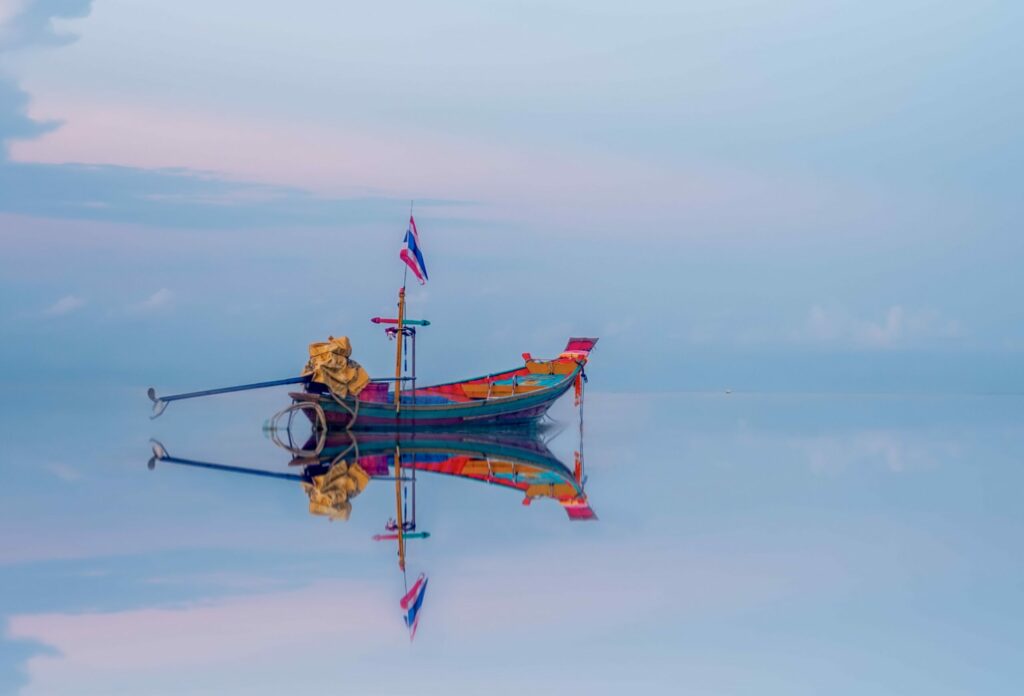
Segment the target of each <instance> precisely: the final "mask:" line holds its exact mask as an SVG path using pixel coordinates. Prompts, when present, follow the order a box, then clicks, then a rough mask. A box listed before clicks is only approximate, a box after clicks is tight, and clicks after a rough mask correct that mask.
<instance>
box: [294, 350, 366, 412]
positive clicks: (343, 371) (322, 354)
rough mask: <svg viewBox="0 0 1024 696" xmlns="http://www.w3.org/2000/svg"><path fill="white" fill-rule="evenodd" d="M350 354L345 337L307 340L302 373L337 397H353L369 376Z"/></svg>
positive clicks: (362, 387)
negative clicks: (307, 351) (307, 345)
mask: <svg viewBox="0 0 1024 696" xmlns="http://www.w3.org/2000/svg"><path fill="white" fill-rule="evenodd" d="M350 355H352V345H351V344H350V343H349V340H348V336H339V337H338V338H335V337H334V336H330V337H329V338H328V339H327V340H326V341H324V342H321V343H310V344H309V361H308V362H307V363H306V367H305V369H303V371H302V374H303V376H305V375H312V378H313V381H314V382H319V383H321V384H324V385H327V388H328V389H330V390H331V393H333V394H334V395H335V396H337V397H339V398H345V397H346V396H349V395H351V396H356V395H357V394H359V392H361V391H362V390H363V389H364V388H365V387H366V385H367V384H369V383H370V375H369V374H368V373H367V372H366V370H364V369H363V366H362V365H360V364H359V363H357V362H356V361H355V360H351V359H350V358H349V356H350Z"/></svg>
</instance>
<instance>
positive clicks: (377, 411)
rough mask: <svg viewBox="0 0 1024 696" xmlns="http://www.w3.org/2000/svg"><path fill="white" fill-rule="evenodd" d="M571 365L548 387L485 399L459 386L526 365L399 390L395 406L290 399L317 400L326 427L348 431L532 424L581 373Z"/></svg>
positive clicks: (512, 373)
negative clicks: (441, 400) (399, 402)
mask: <svg viewBox="0 0 1024 696" xmlns="http://www.w3.org/2000/svg"><path fill="white" fill-rule="evenodd" d="M582 370H583V367H582V364H577V365H576V367H575V369H573V370H572V371H571V372H570V373H569V374H566V375H560V376H559V377H560V379H557V380H555V381H554V382H553V383H552V384H551V385H550V386H546V387H544V388H541V389H533V390H531V391H526V392H523V393H520V394H510V395H507V396H506V395H501V396H492V397H491V398H468V397H466V395H465V391H464V390H463V387H464V386H465V385H469V384H473V385H479V384H488V383H495V384H499V383H501V382H507V381H508V380H509V379H512V378H516V377H518V376H520V375H526V374H528V373H527V371H526V368H517V369H515V370H508V371H505V372H501V373H496V374H493V375H487V376H485V377H478V378H474V379H472V380H465V381H463V382H452V383H449V384H439V385H435V386H431V387H423V388H421V389H417V390H415V392H412V391H410V392H403V394H402V405H401V409H397V410H396V408H395V404H394V403H392V402H391V400H389V401H383V400H367V399H364V398H360V397H349V398H345V399H336V398H335V397H334V396H332V395H331V394H323V393H315V392H302V393H293V394H291V397H292V398H293V399H294V400H295V401H297V402H311V403H317V404H319V405H320V407H321V408H322V409H323V411H324V416H325V417H326V419H327V425H328V428H329V429H331V430H336V429H350V430H396V429H397V430H407V429H413V428H416V429H420V428H473V427H481V426H485V427H494V426H518V425H526V424H530V423H536V422H537V420H538V419H540V418H541V417H542V416H543V415H544V414H545V413H547V412H548V409H550V408H551V406H552V405H553V404H554V403H555V401H557V400H558V398H559V397H561V396H562V395H563V394H565V392H566V391H568V390H569V389H570V388H572V386H573V383H574V382H575V381H576V379H577V376H579V375H580V373H581V372H582ZM414 397H415V398H416V399H420V400H423V401H427V400H430V399H438V398H450V399H451V400H450V401H447V402H445V403H406V401H407V400H409V401H412V400H413V398H414ZM305 413H306V415H307V416H309V418H310V419H311V420H313V419H315V417H316V416H315V413H314V412H313V410H312V409H308V410H306V411H305Z"/></svg>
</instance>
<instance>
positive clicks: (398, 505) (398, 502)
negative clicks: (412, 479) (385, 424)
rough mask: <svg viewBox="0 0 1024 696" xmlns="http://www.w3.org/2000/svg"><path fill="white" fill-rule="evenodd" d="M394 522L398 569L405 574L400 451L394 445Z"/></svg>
mask: <svg viewBox="0 0 1024 696" xmlns="http://www.w3.org/2000/svg"><path fill="white" fill-rule="evenodd" d="M395 521H396V522H398V567H399V568H401V569H402V572H403V573H405V520H403V519H402V450H401V448H400V447H399V446H398V445H397V444H396V445H395Z"/></svg>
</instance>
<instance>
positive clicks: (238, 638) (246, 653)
mask: <svg viewBox="0 0 1024 696" xmlns="http://www.w3.org/2000/svg"><path fill="white" fill-rule="evenodd" d="M403 633H404V628H403V627H402V625H401V621H400V619H399V616H398V609H397V602H396V601H394V598H393V597H391V596H390V595H388V594H387V593H386V591H385V590H384V589H382V587H381V585H380V584H379V583H375V584H368V583H363V582H324V583H318V584H314V585H310V586H308V587H305V588H302V589H299V590H291V591H283V592H275V593H261V594H252V595H243V596H234V597H228V598H225V599H220V600H215V601H211V600H207V601H196V602H190V603H188V604H185V605H182V606H176V607H169V608H145V609H133V610H126V611H117V612H95V611H92V612H89V611H86V612H82V613H75V614H64V613H50V614H33V615H21V616H13V617H11V618H10V620H9V624H8V630H7V638H8V639H15V640H30V641H33V642H38V643H41V644H43V645H45V646H49V647H51V648H52V649H53V652H49V653H42V654H40V653H36V654H35V655H33V656H31V657H30V658H29V660H28V673H29V677H30V679H31V682H30V684H29V686H28V687H27V693H47V694H56V693H83V691H82V688H83V684H87V683H95V682H96V681H97V680H99V681H103V680H106V679H115V680H117V679H122V678H124V679H129V680H130V679H131V678H132V675H133V674H134V675H136V676H138V675H139V674H140V673H145V672H148V671H150V670H156V669H169V670H172V671H173V670H176V669H181V668H190V669H201V668H204V667H214V666H217V665H228V664H232V663H238V664H245V663H249V664H255V663H258V662H259V661H261V660H263V659H271V660H273V659H276V658H279V657H280V655H281V654H282V651H285V652H286V653H287V654H289V655H291V656H292V657H293V658H294V657H295V656H301V655H304V654H305V655H309V656H310V660H311V662H310V666H313V665H314V664H315V661H316V657H314V656H316V655H319V654H321V650H322V648H323V646H324V645H325V644H330V643H332V642H335V641H343V640H345V639H351V638H352V637H353V636H358V640H357V641H355V642H354V643H352V642H348V643H347V644H346V645H347V647H346V654H348V655H349V656H353V655H356V654H360V653H361V654H369V653H372V652H373V651H375V650H379V649H381V648H383V647H385V646H386V645H388V644H391V645H394V644H400V641H401V640H402V639H403Z"/></svg>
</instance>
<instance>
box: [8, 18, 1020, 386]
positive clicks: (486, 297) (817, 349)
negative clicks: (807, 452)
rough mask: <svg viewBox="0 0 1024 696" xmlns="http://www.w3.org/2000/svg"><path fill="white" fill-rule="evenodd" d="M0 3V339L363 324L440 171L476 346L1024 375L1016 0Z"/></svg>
mask: <svg viewBox="0 0 1024 696" xmlns="http://www.w3.org/2000/svg"><path fill="white" fill-rule="evenodd" d="M3 8H4V9H3V11H2V12H0V17H2V18H3V24H2V27H3V28H2V30H0V41H2V43H0V46H2V47H3V53H2V58H0V68H2V70H3V73H2V74H3V77H2V82H0V137H2V139H3V142H4V143H5V151H6V158H5V159H4V161H3V164H2V166H0V220H2V224H0V234H2V235H3V244H4V248H5V254H4V259H3V261H2V262H0V263H3V275H2V281H0V282H2V283H3V290H4V292H3V293H2V294H3V300H2V301H0V312H2V316H3V318H4V322H5V325H6V326H7V327H8V331H9V335H8V340H7V341H5V345H4V346H3V348H0V351H2V355H3V356H4V358H5V360H4V363H5V364H11V363H26V362H34V363H37V364H38V365H39V367H40V368H45V369H63V366H64V365H66V362H65V361H55V360H53V359H50V358H47V357H45V356H44V355H41V354H40V351H39V350H38V346H39V344H41V343H43V344H53V343H57V342H59V340H60V338H61V337H62V336H65V335H67V332H69V331H70V332H73V333H76V334H78V335H79V341H80V347H79V351H80V352H81V353H82V357H81V359H80V365H79V367H81V368H82V370H83V371H86V368H88V369H89V370H95V368H97V367H98V363H97V361H96V360H92V359H91V358H89V357H88V356H89V355H91V354H102V355H104V356H111V352H110V351H122V352H121V353H119V354H118V355H117V358H118V359H117V360H111V361H110V362H111V364H110V365H106V366H105V368H108V369H112V370H117V371H119V372H121V373H122V374H123V375H124V377H125V378H129V379H130V378H136V379H141V380H142V381H146V379H148V376H147V377H146V378H145V379H144V378H143V377H142V376H141V375H139V373H138V372H136V371H134V370H133V369H131V368H129V367H128V366H129V365H130V364H131V363H132V357H131V355H132V354H137V353H138V352H139V351H145V352H147V353H150V354H154V353H152V352H153V351H156V353H155V355H158V356H160V357H161V358H162V359H166V360H167V361H168V363H169V364H168V365H166V366H165V368H166V369H177V368H179V367H180V368H182V370H183V371H185V368H187V369H188V370H191V368H192V366H191V365H184V364H176V363H177V361H176V360H175V357H174V356H175V354H176V355H181V353H180V352H179V351H175V352H174V353H172V354H165V353H163V352H162V351H163V346H165V345H166V344H167V340H168V338H169V336H170V335H171V334H173V335H174V336H175V337H176V339H175V340H180V341H184V342H185V343H186V345H187V346H188V348H189V352H191V351H192V350H193V349H194V350H200V349H205V348H216V347H223V346H224V345H225V344H226V343H230V342H234V341H236V340H238V339H239V337H240V336H245V337H246V338H247V339H250V340H254V341H258V342H260V343H261V344H263V345H265V346H266V347H267V348H266V350H267V353H266V355H265V356H261V357H260V358H259V359H257V360H256V361H254V362H253V363H252V365H244V366H243V367H246V368H247V369H251V370H252V371H256V370H257V369H258V367H257V366H258V365H280V366H281V369H287V364H288V363H286V360H287V359H288V358H287V357H286V356H291V355H294V352H295V350H296V347H297V346H301V345H303V344H304V342H306V341H307V340H310V339H311V338H312V337H314V336H316V335H319V334H322V333H325V332H326V333H331V332H335V333H337V332H341V331H343V330H344V331H345V332H348V333H349V334H351V335H352V336H353V338H354V339H355V340H356V345H357V350H358V346H359V345H360V344H362V345H366V344H367V342H369V341H375V340H376V338H375V337H376V334H373V333H370V328H369V327H367V326H363V325H362V322H363V321H364V318H365V317H366V316H371V315H375V314H379V313H381V312H383V311H385V310H386V308H387V307H388V306H389V305H390V304H391V303H392V300H391V296H392V295H393V293H394V286H395V282H396V280H395V279H396V277H397V273H398V267H397V262H396V261H395V260H394V258H393V255H394V249H395V246H396V244H397V241H396V240H400V237H401V234H402V231H403V228H404V217H405V214H406V210H407V208H408V201H409V200H410V199H416V200H417V201H418V203H417V217H418V219H419V221H420V228H421V230H422V232H423V236H424V246H425V249H426V252H427V258H428V261H429V263H430V267H431V270H432V278H433V282H432V283H431V285H430V288H429V290H427V291H425V292H424V293H422V295H420V296H419V298H414V301H417V300H418V301H422V302H423V305H422V307H423V311H427V309H428V308H429V311H430V313H431V314H432V317H431V319H432V320H435V321H440V322H442V323H441V324H440V325H441V326H443V327H444V331H445V338H446V342H445V345H444V347H443V349H441V350H439V354H440V353H441V352H442V350H443V352H444V353H447V354H450V355H451V356H452V358H453V362H454V363H455V364H465V363H466V361H472V360H474V356H478V357H479V356H483V358H482V359H483V360H484V361H485V362H486V363H487V365H490V364H491V363H493V360H494V359H495V358H499V356H504V355H507V356H508V357H509V358H514V357H515V356H517V355H518V352H519V351H520V350H533V351H534V352H535V353H543V352H544V351H545V350H547V351H550V350H553V349H554V348H556V347H558V346H557V344H558V343H560V341H561V340H562V339H563V338H564V336H565V334H567V333H592V334H595V335H601V336H602V337H603V338H604V344H603V346H602V347H603V349H604V350H606V351H608V354H609V355H610V356H612V357H613V358H614V362H615V363H616V364H618V363H624V362H628V361H631V360H632V361H634V362H636V358H637V356H639V355H643V356H645V359H644V360H641V361H640V363H641V364H640V365H638V366H637V369H636V370H635V372H633V373H632V374H630V375H629V376H626V375H625V373H618V374H615V375H609V376H607V378H606V380H605V385H606V386H608V387H609V388H614V389H632V388H636V387H637V386H642V387H643V388H648V389H653V388H661V389H705V388H711V389H718V388H721V387H725V386H729V387H732V388H748V389H775V390H778V389H782V390H787V389H791V390H801V389H805V390H806V389H810V390H822V389H825V390H829V389H841V390H847V391H860V390H868V391H889V390H896V391H899V390H914V391H922V390H924V391H1007V390H1009V391H1014V390H1019V389H1020V388H1021V386H1022V384H1021V381H1020V379H1021V377H1020V375H1021V372H1020V371H1019V370H1015V369H1013V368H1014V366H1016V365H1019V361H1020V356H1021V350H1022V349H1024V331H1022V328H1021V326H1022V322H1021V321H1020V319H1021V309H1020V302H1019V301H1017V300H1016V298H1017V297H1019V296H1020V295H1021V294H1022V293H1021V290H1022V289H1021V286H1020V280H1019V273H1018V272H1017V268H1016V266H1017V263H1016V259H1017V258H1019V257H1020V255H1021V251H1022V248H1021V235H1019V234H1018V233H1017V232H1018V228H1019V222H1018V221H1019V219H1020V212H1021V210H1020V207H1021V206H1020V200H1021V196H1020V195H1019V191H1018V188H1019V186H1018V185H1017V182H1018V181H1020V180H1021V174H1022V172H1021V171H1020V168H1021V166H1022V165H1021V163H1022V162H1024V157H1022V155H1024V143H1022V138H1021V130H1020V128H1019V123H1020V121H1021V118H1022V116H1024V96H1022V90H1021V85H1020V79H1019V75H1020V72H1021V71H1020V70H1019V69H1018V68H1019V67H1020V62H1021V61H1020V58H1021V49H1020V46H1019V41H1017V37H1018V36H1019V33H1018V29H1019V28H1020V22H1021V20H1022V19H1024V17H1022V14H1024V10H1022V9H1021V8H1020V7H1019V6H1018V5H1017V4H1014V3H999V2H979V3H970V4H969V5H963V4H960V5H956V4H949V3H946V4H941V5H939V6H936V5H935V3H928V2H896V3H891V2H887V3H867V4H865V3H854V2H826V3H823V2H817V1H816V2H785V3H759V2H749V1H744V2H714V3H640V4H636V3H633V4H630V5H628V6H623V5H621V4H620V3H594V2H579V3H572V2H568V3H556V4H554V5H552V4H550V3H534V4H531V3H517V4H516V5H514V6H507V5H505V4H502V3H483V4H481V3H441V4H438V3H433V4H431V5H429V6H427V5H423V4H422V3H398V4H388V5H386V6H384V5H382V6H379V7H378V6H374V5H365V4H364V5H355V6H349V5H348V4H345V3H330V2H319V3H318V2H301V3H298V4H290V5H281V4H279V3H262V2H259V3H253V2H245V3H234V2H221V3H215V4H214V5H212V6H211V5H210V4H209V3H192V2H189V1H187V0H184V1H182V2H176V3H171V4H168V3H161V2H148V1H145V0H133V1H132V2H117V1H113V0H112V1H110V2H98V3H95V4H93V3H91V2H88V1H85V0H77V1H75V0H67V1H65V2H37V1H35V0H32V1H29V0H24V1H15V2H10V1H9V0H8V2H5V3H4V5H3ZM356 259H358V261H355V260H356ZM29 269H31V270H29ZM270 277H272V278H274V280H275V282H274V283H273V284H272V285H271V286H268V284H267V279H268V278H270ZM211 296H216V297H217V301H216V302H210V301H209V299H208V298H210V297H211ZM154 298H155V299H154ZM323 303H327V304H328V305H330V306H332V307H333V309H331V310H329V311H328V312H325V305H324V304H323ZM156 310H159V311H160V313H161V315H162V316H161V318H160V321H159V322H157V321H156V320H155V319H154V318H153V313H154V312H155V311H156ZM268 316H274V317H276V318H277V321H275V322H268V321H266V319H267V317H268ZM97 322H100V323H101V324H102V325H103V326H104V331H103V336H102V337H99V336H93V335H87V336H82V334H83V333H85V332H83V331H82V330H81V329H82V328H83V327H85V326H95V325H97V324H96V323H97ZM278 322H281V323H278ZM200 324H201V325H202V329H201V330H200V328H199V325H200ZM143 327H144V329H145V331H146V332H155V333H154V334H151V335H152V337H153V338H154V339H158V340H147V341H141V340H140V341H138V342H135V341H134V338H135V337H137V336H139V335H140V334H139V329H141V328H143ZM229 327H230V328H229ZM282 329H287V331H286V332H285V333H286V334H287V335H289V336H295V337H296V339H295V342H294V343H288V344H287V345H285V341H281V340H279V339H278V340H272V339H274V337H275V336H278V335H280V331H281V330H282ZM439 331H440V330H439ZM513 337H514V339H515V340H514V342H515V343H516V345H514V346H510V347H509V348H508V349H506V344H507V343H509V341H511V340H512V339H513ZM437 347H438V348H441V347H440V346H437ZM425 349H426V350H430V348H429V347H427V348H425ZM275 351H279V352H275ZM492 355H495V358H492V357H490V356H492ZM506 359H507V358H506ZM364 360H365V361H367V362H369V363H370V364H373V361H374V358H373V357H372V356H370V355H366V354H364ZM437 362H439V361H435V364H437ZM428 364H429V363H428ZM755 365H756V367H754V366H755ZM473 367H478V366H477V365H473ZM479 367H483V368H484V369H487V368H486V367H484V365H483V363H481V364H480V365H479ZM166 369H165V372H164V374H167V372H166ZM437 369H439V370H441V369H442V368H441V367H438V368H437ZM239 372H240V373H241V369H240V370H239ZM438 376H439V377H440V376H442V375H438ZM443 376H451V375H449V374H447V373H445V375H443Z"/></svg>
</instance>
